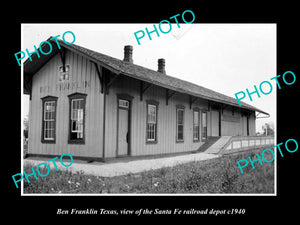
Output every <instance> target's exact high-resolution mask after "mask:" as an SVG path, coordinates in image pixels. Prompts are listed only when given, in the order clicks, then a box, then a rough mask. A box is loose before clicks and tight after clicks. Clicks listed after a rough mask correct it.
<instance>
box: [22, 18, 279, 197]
mask: <svg viewBox="0 0 300 225" xmlns="http://www.w3.org/2000/svg"><path fill="white" fill-rule="evenodd" d="M24 24H25V23H22V24H21V49H24V37H23V25H24ZM201 24H202V23H201ZM203 24H204V23H203ZM209 24H217V23H209ZM225 24H230V23H225ZM233 24H234V23H233ZM247 24H248V23H247ZM262 24H266V23H262ZM267 24H276V37H275V38H276V65H277V48H278V45H277V44H278V43H277V31H278V29H277V23H267ZM23 62H24V59H23V60H22V63H21V168H23V165H24V163H23V150H24V149H23V141H24V140H23V139H24V138H23V128H24V125H23V112H24V106H23V103H24V102H23V69H24V68H23ZM276 74H277V68H276ZM274 89H275V96H276V97H275V104H276V112H275V121H274V130H275V136H274V137H275V139H274V143H276V144H277V88H274ZM29 113H30V107H29ZM276 144H274V145H276ZM276 149H277V148H276ZM274 152H275V161H274V163H275V164H274V173H275V174H274V193H249V194H248V193H245V194H241V193H238V194H220V193H216V194H184V193H180V194H80V193H79V194H24V189H23V187H24V186H23V180H22V182H21V196H175V197H176V196H277V151H276V150H275V149H274Z"/></svg>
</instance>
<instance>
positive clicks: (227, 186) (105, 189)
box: [24, 148, 274, 194]
mask: <svg viewBox="0 0 300 225" xmlns="http://www.w3.org/2000/svg"><path fill="white" fill-rule="evenodd" d="M263 149H265V148H263ZM263 149H257V150H252V151H247V152H243V153H239V154H234V155H226V156H223V157H220V158H216V159H211V160H207V161H200V162H191V163H187V164H182V165H177V166H175V167H169V168H162V169H158V170H152V171H147V172H142V173H137V174H128V175H124V176H118V177H112V178H105V177H98V176H92V175H86V174H84V173H83V172H80V173H79V172H78V173H76V174H72V173H71V172H69V171H55V170H53V171H51V172H50V174H49V175H48V176H47V177H38V180H35V178H34V177H33V176H31V177H30V178H29V179H30V181H31V182H30V183H29V184H28V183H27V181H26V180H25V181H24V193H61V194H63V193H98V194H99V193H100V194H101V193H274V163H273V162H272V163H265V162H264V164H263V165H262V166H261V165H260V164H259V162H256V163H254V165H255V166H256V167H255V169H252V167H251V165H250V163H249V165H248V166H247V167H245V168H244V174H241V172H240V170H239V168H238V166H237V163H236V162H237V161H238V160H240V159H243V158H247V157H248V156H251V158H253V159H256V156H255V154H256V153H257V152H261V151H262V150H263ZM268 153H269V152H268ZM268 157H271V154H270V155H269V156H267V154H265V158H266V159H268ZM30 167H31V166H29V165H28V166H26V168H24V169H25V171H30ZM46 172H47V171H41V173H42V174H45V173H46Z"/></svg>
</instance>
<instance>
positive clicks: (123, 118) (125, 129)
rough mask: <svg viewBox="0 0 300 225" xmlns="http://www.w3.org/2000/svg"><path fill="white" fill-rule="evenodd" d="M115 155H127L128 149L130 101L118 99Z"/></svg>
mask: <svg viewBox="0 0 300 225" xmlns="http://www.w3.org/2000/svg"><path fill="white" fill-rule="evenodd" d="M117 121H118V124H117V156H127V155H129V149H130V101H129V100H126V99H121V98H119V99H118V118H117Z"/></svg>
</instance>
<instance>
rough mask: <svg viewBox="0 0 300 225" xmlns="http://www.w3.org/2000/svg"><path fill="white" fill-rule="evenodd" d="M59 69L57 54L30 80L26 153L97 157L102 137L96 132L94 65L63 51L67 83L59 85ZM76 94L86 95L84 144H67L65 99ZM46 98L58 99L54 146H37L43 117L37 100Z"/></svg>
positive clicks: (97, 105) (98, 106)
mask: <svg viewBox="0 0 300 225" xmlns="http://www.w3.org/2000/svg"><path fill="white" fill-rule="evenodd" d="M61 65H62V63H61V59H60V56H59V54H57V55H55V56H54V57H53V58H52V59H51V60H49V61H48V62H47V63H46V64H45V65H44V66H43V67H42V68H41V69H40V70H39V71H38V72H37V73H36V74H35V75H34V76H33V81H32V94H33V95H32V97H33V98H32V100H31V104H30V125H31V132H30V134H29V135H30V136H29V143H30V145H29V146H30V150H29V153H32V154H46V155H58V154H63V153H65V152H69V153H70V154H71V155H74V156H86V157H101V156H102V153H101V152H102V149H99V148H101V146H102V136H101V133H100V132H99V131H100V130H101V128H102V122H101V121H102V120H101V118H102V112H101V111H102V106H103V104H102V95H101V94H100V86H99V78H98V76H97V74H96V72H95V70H94V69H93V67H94V65H93V64H92V63H90V62H89V61H88V60H87V59H86V58H83V57H82V56H79V55H77V54H75V53H73V52H70V51H67V52H66V65H70V71H69V80H65V81H59V77H60V72H59V66H61ZM76 92H79V93H85V94H87V98H86V115H85V143H84V144H68V135H69V110H70V109H69V107H70V106H69V98H68V95H70V94H72V93H76ZM49 95H50V96H56V97H58V100H57V109H56V141H55V144H50V143H41V135H42V130H41V128H42V113H43V112H42V101H41V98H43V97H45V96H49ZM95 131H97V132H95ZM101 131H102V130H101Z"/></svg>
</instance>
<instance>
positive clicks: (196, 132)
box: [193, 109, 200, 141]
mask: <svg viewBox="0 0 300 225" xmlns="http://www.w3.org/2000/svg"><path fill="white" fill-rule="evenodd" d="M199 123H200V120H199V110H198V109H194V111H193V140H194V141H199V139H200V138H199V127H200V124H199Z"/></svg>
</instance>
